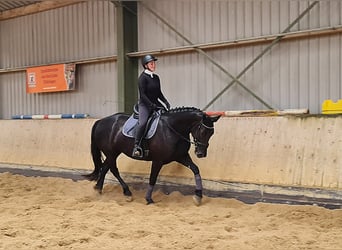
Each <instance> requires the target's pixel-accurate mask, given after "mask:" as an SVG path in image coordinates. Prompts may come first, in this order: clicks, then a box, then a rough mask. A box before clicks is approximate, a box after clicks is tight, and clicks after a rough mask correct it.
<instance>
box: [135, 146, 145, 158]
mask: <svg viewBox="0 0 342 250" xmlns="http://www.w3.org/2000/svg"><path fill="white" fill-rule="evenodd" d="M132 157H134V158H143V149H142V148H141V147H140V146H139V145H135V146H134V148H133V153H132Z"/></svg>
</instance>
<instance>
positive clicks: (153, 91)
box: [138, 71, 167, 109]
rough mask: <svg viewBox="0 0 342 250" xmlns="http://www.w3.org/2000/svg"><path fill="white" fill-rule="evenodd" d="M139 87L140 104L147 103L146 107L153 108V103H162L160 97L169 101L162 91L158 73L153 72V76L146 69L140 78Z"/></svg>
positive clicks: (158, 104) (163, 100)
mask: <svg viewBox="0 0 342 250" xmlns="http://www.w3.org/2000/svg"><path fill="white" fill-rule="evenodd" d="M138 87H139V103H140V104H145V105H146V107H148V108H150V109H153V106H154V105H153V104H155V105H157V106H160V105H161V103H160V102H159V101H158V98H159V99H160V100H161V101H162V102H164V103H167V100H166V98H165V97H164V95H163V93H162V92H161V87H160V79H159V76H158V75H156V74H153V77H151V75H150V74H148V73H146V72H145V71H144V72H142V73H141V75H140V77H139V80H138Z"/></svg>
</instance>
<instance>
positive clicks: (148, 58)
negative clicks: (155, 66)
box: [141, 55, 158, 68]
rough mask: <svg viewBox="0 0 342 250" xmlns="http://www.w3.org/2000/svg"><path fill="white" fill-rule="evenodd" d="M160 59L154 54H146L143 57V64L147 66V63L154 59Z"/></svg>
mask: <svg viewBox="0 0 342 250" xmlns="http://www.w3.org/2000/svg"><path fill="white" fill-rule="evenodd" d="M157 60H158V59H157V58H155V57H154V56H152V55H146V56H144V57H143V58H142V59H141V64H142V66H143V67H144V68H145V65H146V64H148V63H149V62H152V61H157Z"/></svg>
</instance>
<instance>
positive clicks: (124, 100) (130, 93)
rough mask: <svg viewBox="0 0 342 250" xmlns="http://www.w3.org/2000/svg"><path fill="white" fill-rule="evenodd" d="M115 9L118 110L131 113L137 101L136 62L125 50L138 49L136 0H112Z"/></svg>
mask: <svg viewBox="0 0 342 250" xmlns="http://www.w3.org/2000/svg"><path fill="white" fill-rule="evenodd" d="M112 2H113V3H114V4H115V6H116V10H117V16H116V20H117V50H118V52H117V70H118V72H117V74H118V75H117V77H118V103H119V111H124V112H127V113H131V112H132V111H133V105H134V104H135V103H136V101H137V95H138V90H137V75H138V63H137V60H136V59H135V58H129V57H127V56H126V53H127V52H131V51H137V49H138V21H137V19H138V18H137V15H136V13H137V2H136V1H112Z"/></svg>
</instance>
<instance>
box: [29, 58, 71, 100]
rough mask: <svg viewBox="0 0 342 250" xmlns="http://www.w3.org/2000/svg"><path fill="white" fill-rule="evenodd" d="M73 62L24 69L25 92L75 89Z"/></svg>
mask: <svg viewBox="0 0 342 250" xmlns="http://www.w3.org/2000/svg"><path fill="white" fill-rule="evenodd" d="M75 69H76V65H75V64H73V63H72V64H56V65H49V66H41V67H34V68H28V69H26V93H42V92H57V91H68V90H74V89H75Z"/></svg>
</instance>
